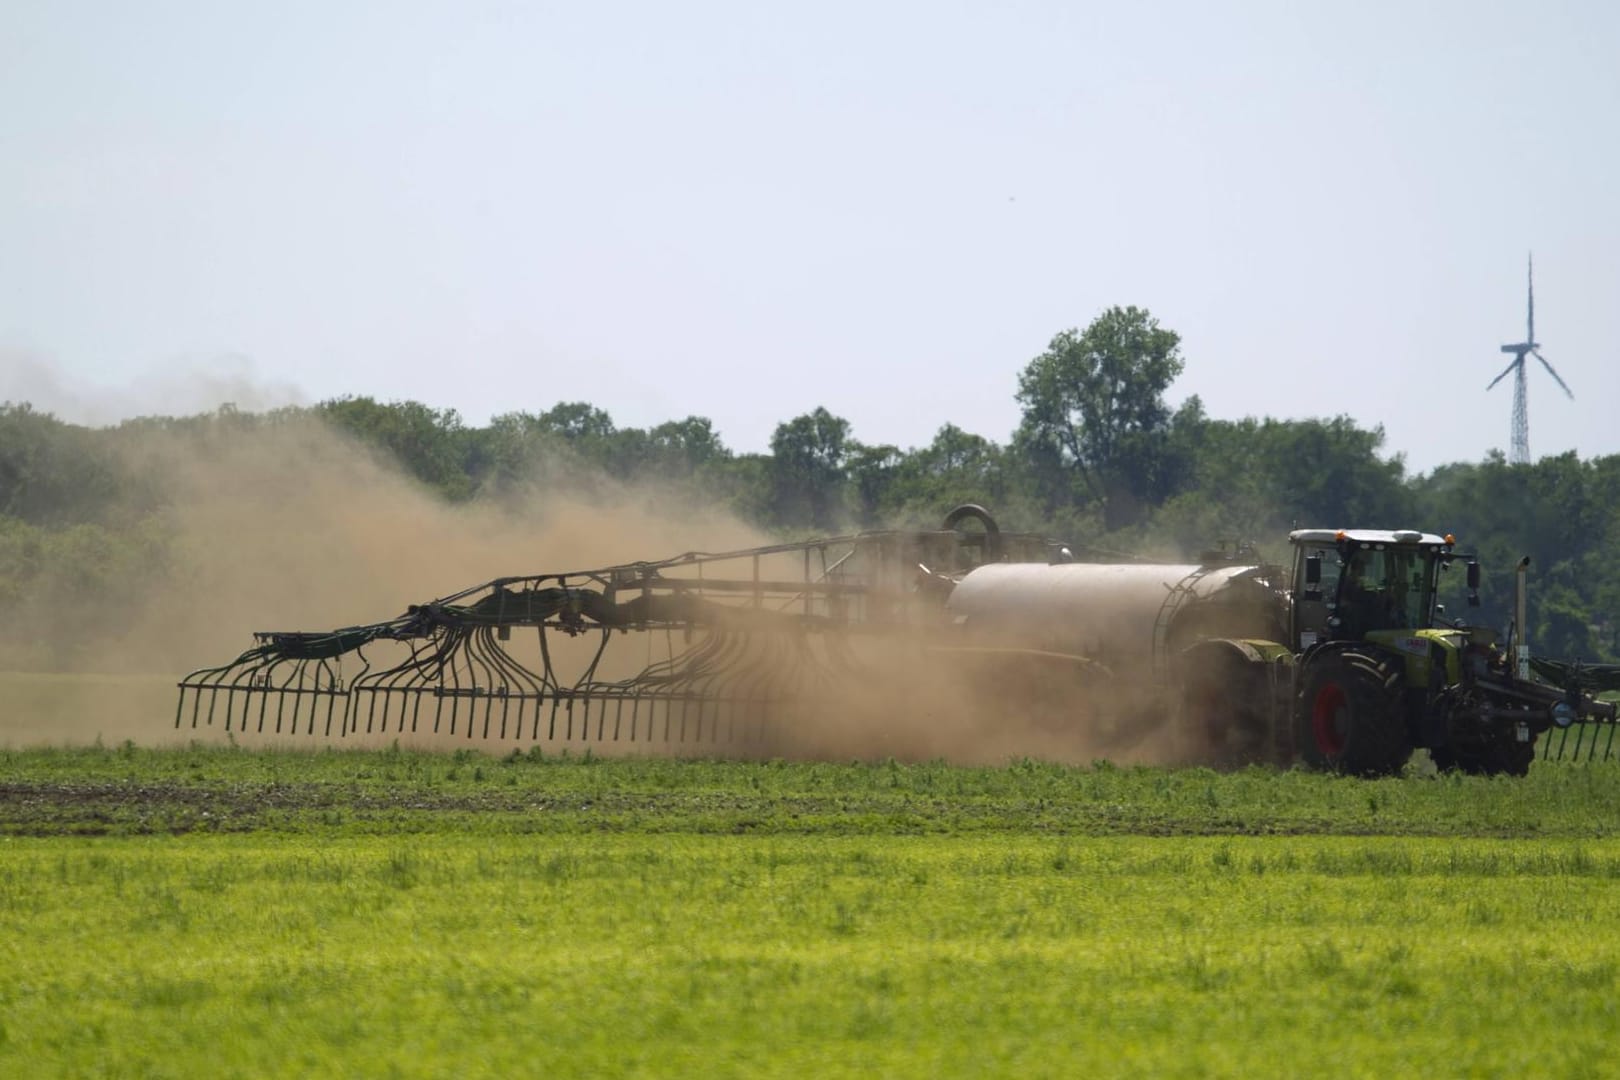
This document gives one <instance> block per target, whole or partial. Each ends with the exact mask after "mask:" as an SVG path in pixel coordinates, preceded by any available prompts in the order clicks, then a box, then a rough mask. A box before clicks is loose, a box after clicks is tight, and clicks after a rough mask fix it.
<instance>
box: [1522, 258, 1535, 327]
mask: <svg viewBox="0 0 1620 1080" xmlns="http://www.w3.org/2000/svg"><path fill="white" fill-rule="evenodd" d="M1524 285H1525V295H1526V296H1528V297H1529V301H1530V303H1529V307H1528V312H1529V314H1528V315H1527V316H1526V317H1525V321H1524V340H1526V341H1528V342H1529V343H1530V344H1532V345H1534V344H1535V343H1536V260H1535V256H1534V255H1528V256H1526V257H1525V271H1524Z"/></svg>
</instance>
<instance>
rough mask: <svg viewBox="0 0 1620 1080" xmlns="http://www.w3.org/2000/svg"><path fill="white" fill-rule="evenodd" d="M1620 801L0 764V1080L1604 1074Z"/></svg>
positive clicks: (496, 763)
mask: <svg viewBox="0 0 1620 1080" xmlns="http://www.w3.org/2000/svg"><path fill="white" fill-rule="evenodd" d="M1617 880H1620V770H1617V769H1616V768H1615V767H1613V766H1592V767H1587V766H1582V767H1578V768H1571V767H1561V766H1556V765H1540V764H1538V765H1537V766H1536V768H1535V769H1534V770H1533V771H1532V774H1531V776H1530V777H1529V778H1528V779H1527V780H1524V781H1509V780H1481V779H1469V778H1457V777H1435V776H1421V775H1418V776H1410V777H1407V778H1403V779H1399V780H1385V781H1377V782H1361V781H1353V780H1341V779H1334V778H1330V777H1323V776H1314V775H1308V774H1303V773H1298V772H1286V773H1277V772H1273V771H1268V770H1249V771H1244V772H1239V773H1233V774H1217V773H1213V772H1209V771H1206V770H1201V769H1183V770H1164V769H1148V768H1139V769H1120V768H1113V767H1109V766H1106V765H1102V766H1096V767H1091V768H1075V767H1063V766H1056V765H1047V764H1041V763H1035V762H1015V763H1012V764H1010V765H1008V766H1005V767H1001V768H959V767H951V766H946V765H941V764H921V765H903V764H896V763H879V764H848V765H831V764H783V763H779V762H773V763H756V764H746V763H732V764H721V763H713V762H703V761H659V760H639V761H619V762H610V761H604V760H600V759H589V758H579V757H571V758H558V757H540V756H538V755H524V754H514V755H511V756H508V757H502V758H496V757H488V756H484V755H480V754H475V753H468V752H462V753H458V754H443V755H429V754H419V753H412V752H408V751H394V750H381V751H362V752H355V751H346V752H334V751H320V752H313V753H293V752H285V751H282V752H275V751H259V750H254V751H248V750H239V749H229V748H202V747H191V748H183V749H174V750H143V749H138V748H135V747H133V746H123V747H97V748H87V749H77V750H27V751H5V752H0V971H4V972H5V973H6V978H5V980H4V981H3V983H0V1075H11V1076H24V1075H27V1076H49V1075H119V1076H130V1075H147V1076H166V1075H174V1076H189V1075H199V1074H207V1075H211V1076H212V1075H239V1076H259V1075H271V1074H275V1075H280V1074H288V1073H297V1074H337V1073H342V1074H346V1075H349V1074H353V1075H444V1074H446V1073H456V1074H463V1073H465V1074H473V1075H507V1074H513V1073H519V1074H526V1075H547V1076H553V1075H557V1076H567V1075H581V1076H585V1075H604V1074H608V1075H614V1074H629V1075H638V1074H639V1075H670V1074H694V1073H702V1074H705V1075H738V1076H754V1075H772V1074H774V1075H784V1076H787V1075H792V1076H802V1075H818V1076H820V1075H840V1074H842V1075H853V1074H861V1075H871V1074H882V1075H930V1076H931V1075H954V1076H980V1075H1020V1076H1023V1075H1033V1076H1042V1075H1074V1074H1086V1075H1128V1074H1140V1075H1187V1076H1201V1075H1220V1076H1240V1075H1276V1074H1279V1073H1282V1074H1293V1075H1306V1074H1323V1075H1367V1076H1373V1075H1391V1074H1404V1073H1411V1072H1415V1071H1418V1070H1420V1069H1421V1070H1424V1071H1431V1072H1439V1073H1442V1074H1466V1075H1486V1076H1489V1075H1499V1076H1519V1075H1534V1074H1558V1075H1594V1076H1596V1075H1607V1074H1610V1073H1612V1071H1613V1062H1612V1050H1611V1047H1610V1042H1611V1040H1612V1036H1613V1033H1614V1031H1616V1030H1617V1029H1620V1008H1617V1006H1616V998H1615V991H1616V989H1617V985H1616V984H1617V979H1620V947H1617V946H1616V945H1615V944H1614V934H1613V933H1612V932H1611V928H1612V927H1613V926H1614V925H1615V924H1616V922H1617V921H1620V890H1617V889H1616V884H1617Z"/></svg>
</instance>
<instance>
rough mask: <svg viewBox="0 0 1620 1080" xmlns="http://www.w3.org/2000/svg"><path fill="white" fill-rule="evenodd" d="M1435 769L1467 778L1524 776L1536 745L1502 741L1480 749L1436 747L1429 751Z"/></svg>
mask: <svg viewBox="0 0 1620 1080" xmlns="http://www.w3.org/2000/svg"><path fill="white" fill-rule="evenodd" d="M1429 757H1431V758H1433V759H1434V767H1435V768H1437V769H1439V770H1440V771H1441V772H1451V771H1453V770H1456V771H1458V772H1465V773H1468V774H1469V775H1470V776H1526V775H1528V774H1529V772H1530V763H1531V762H1532V761H1534V760H1536V744H1535V743H1534V742H1533V741H1532V742H1520V741H1519V740H1517V739H1511V738H1504V739H1497V740H1496V741H1495V742H1489V743H1485V744H1484V745H1482V746H1468V747H1463V748H1461V749H1458V748H1457V747H1452V746H1437V747H1435V748H1434V749H1432V750H1430V751H1429Z"/></svg>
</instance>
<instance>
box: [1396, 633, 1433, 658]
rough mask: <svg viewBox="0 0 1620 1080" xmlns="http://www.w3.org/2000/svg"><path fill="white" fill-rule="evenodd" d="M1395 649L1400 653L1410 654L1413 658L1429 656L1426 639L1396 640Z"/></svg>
mask: <svg viewBox="0 0 1620 1080" xmlns="http://www.w3.org/2000/svg"><path fill="white" fill-rule="evenodd" d="M1395 647H1396V648H1397V649H1399V650H1401V651H1402V652H1409V653H1412V654H1413V655H1414V656H1428V655H1429V642H1428V639H1427V638H1420V637H1408V638H1400V639H1399V640H1397V641H1396V642H1395Z"/></svg>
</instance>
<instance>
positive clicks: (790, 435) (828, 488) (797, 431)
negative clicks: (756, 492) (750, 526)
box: [771, 406, 851, 529]
mask: <svg viewBox="0 0 1620 1080" xmlns="http://www.w3.org/2000/svg"><path fill="white" fill-rule="evenodd" d="M850 449H851V446H850V438H849V421H848V420H845V419H844V418H843V417H841V416H834V415H833V414H832V413H830V412H828V411H827V410H826V409H825V408H823V407H819V406H818V407H817V408H816V410H815V411H814V412H810V413H806V414H804V415H803V416H797V417H794V418H793V419H792V420H789V421H787V422H786V423H783V424H778V425H777V426H776V431H775V432H774V433H773V434H772V435H771V489H772V490H771V516H772V518H773V519H774V521H775V523H776V524H777V525H811V526H814V527H816V528H818V529H830V528H833V527H835V526H836V525H837V524H839V522H840V521H841V519H842V518H843V516H844V484H845V481H846V480H847V473H846V471H845V466H846V463H847V459H848V457H849V452H850Z"/></svg>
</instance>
